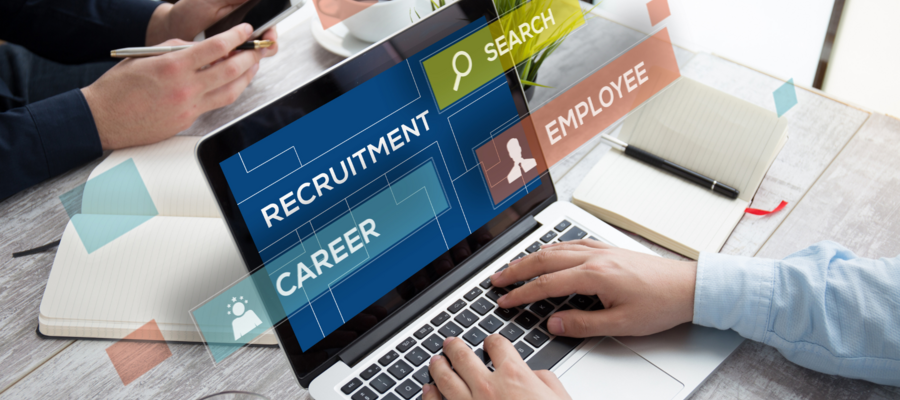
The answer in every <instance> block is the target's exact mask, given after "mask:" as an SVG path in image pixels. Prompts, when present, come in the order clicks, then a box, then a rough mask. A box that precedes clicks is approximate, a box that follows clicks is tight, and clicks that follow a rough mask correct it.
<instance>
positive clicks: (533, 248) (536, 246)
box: [525, 242, 541, 253]
mask: <svg viewBox="0 0 900 400" xmlns="http://www.w3.org/2000/svg"><path fill="white" fill-rule="evenodd" d="M540 249H541V244H540V243H538V242H534V243H532V244H531V246H528V247H527V248H525V251H527V252H528V253H534V252H536V251H538V250H540Z"/></svg>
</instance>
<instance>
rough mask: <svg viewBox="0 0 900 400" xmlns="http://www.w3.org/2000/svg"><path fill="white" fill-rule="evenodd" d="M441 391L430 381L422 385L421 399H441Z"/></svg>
mask: <svg viewBox="0 0 900 400" xmlns="http://www.w3.org/2000/svg"><path fill="white" fill-rule="evenodd" d="M442 398H443V397H441V391H440V390H438V388H437V386H435V385H432V384H430V383H426V384H425V385H422V400H441V399H442Z"/></svg>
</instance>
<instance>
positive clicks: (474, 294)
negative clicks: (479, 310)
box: [463, 288, 481, 301]
mask: <svg viewBox="0 0 900 400" xmlns="http://www.w3.org/2000/svg"><path fill="white" fill-rule="evenodd" d="M479 294H481V289H479V288H472V290H470V291H469V293H466V295H465V296H463V297H465V298H466V301H472V300H475V298H476V297H478V295H479Z"/></svg>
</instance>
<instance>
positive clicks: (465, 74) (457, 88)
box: [453, 51, 472, 92]
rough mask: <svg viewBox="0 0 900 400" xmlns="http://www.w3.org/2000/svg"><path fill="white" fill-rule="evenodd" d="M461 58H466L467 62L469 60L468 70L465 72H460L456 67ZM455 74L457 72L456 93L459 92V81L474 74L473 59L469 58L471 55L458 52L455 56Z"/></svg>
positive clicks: (454, 84) (454, 89) (454, 88)
mask: <svg viewBox="0 0 900 400" xmlns="http://www.w3.org/2000/svg"><path fill="white" fill-rule="evenodd" d="M459 57H465V58H466V60H469V65H468V68H466V71H465V72H460V71H459V69H458V68H457V67H456V59H457V58H459ZM453 72H456V82H454V83H453V91H454V92H456V91H458V90H459V80H460V79H461V78H462V77H464V76H468V75H469V73H470V72H472V57H469V53H466V52H465V51H457V52H456V54H454V55H453Z"/></svg>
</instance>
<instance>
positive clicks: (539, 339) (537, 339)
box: [525, 329, 550, 348]
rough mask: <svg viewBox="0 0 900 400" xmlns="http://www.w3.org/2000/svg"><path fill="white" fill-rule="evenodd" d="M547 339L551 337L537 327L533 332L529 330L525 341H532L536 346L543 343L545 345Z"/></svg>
mask: <svg viewBox="0 0 900 400" xmlns="http://www.w3.org/2000/svg"><path fill="white" fill-rule="evenodd" d="M547 339H550V337H549V336H547V335H545V334H544V332H541V331H539V330H537V329H534V330H532V331H531V332H528V334H527V335H525V341H526V342H528V343H530V344H531V345H532V346H534V347H535V348H538V347H541V345H543V344H544V343H545V342H546V341H547Z"/></svg>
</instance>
